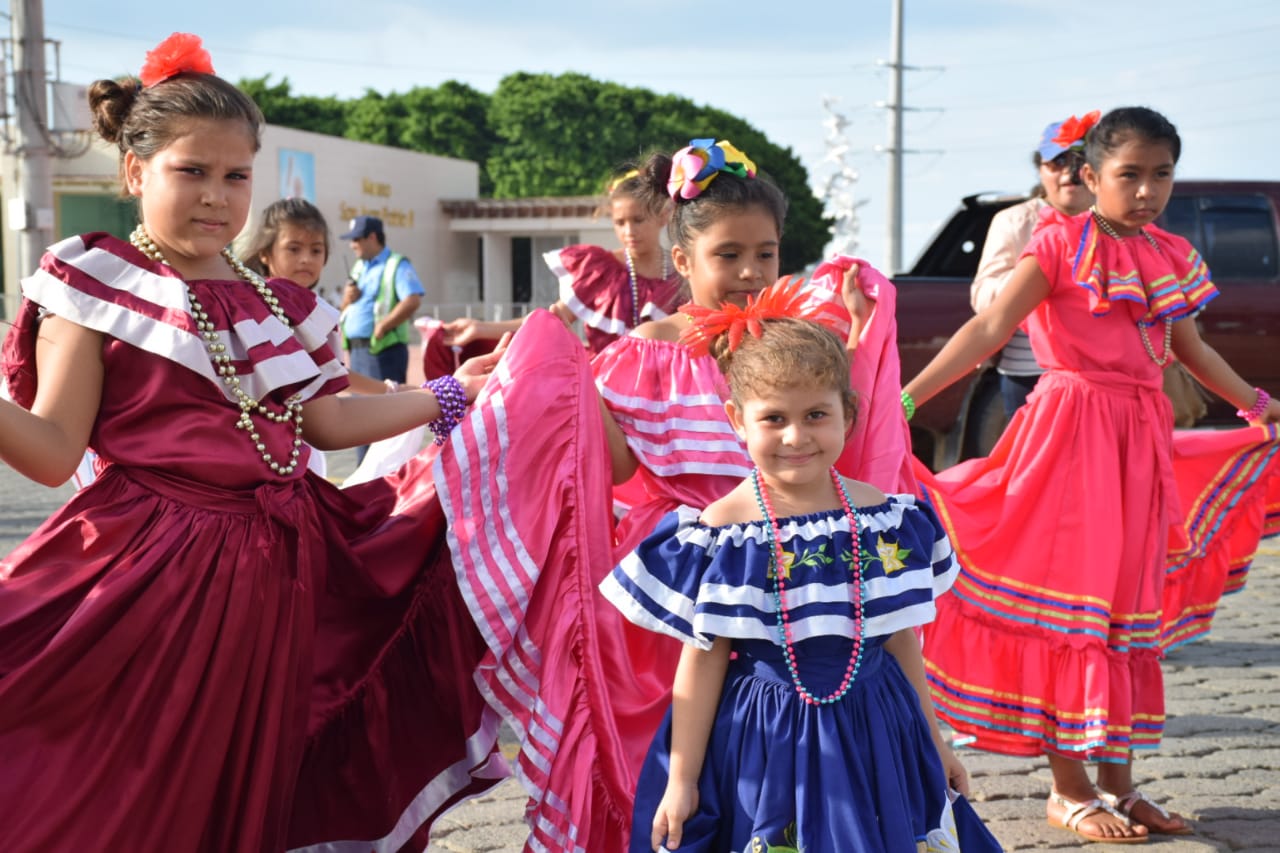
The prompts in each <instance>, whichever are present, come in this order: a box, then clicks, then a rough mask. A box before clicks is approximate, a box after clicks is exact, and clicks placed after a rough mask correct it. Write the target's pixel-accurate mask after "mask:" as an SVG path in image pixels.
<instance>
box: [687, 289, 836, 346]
mask: <svg viewBox="0 0 1280 853" xmlns="http://www.w3.org/2000/svg"><path fill="white" fill-rule="evenodd" d="M808 302H809V300H808V298H807V297H806V296H805V293H804V279H802V278H796V277H793V276H784V277H783V278H780V279H778V280H777V281H776V282H774V283H773V284H772V285H770V286H769V287H766V288H765V289H764V290H762V291H760V292H759V293H758V294H756V295H755V296H748V297H747V304H746V305H745V306H743V307H741V308H739V307H738V306H737V305H734V304H733V303H732V302H724V303H721V305H720V307H719V308H704V307H702V306H701V305H695V304H693V303H692V302H690V303H688V304H685V305H681V306H680V313H681V314H684V315H686V316H688V317H689V319H690V320H692V321H693V322H692V323H690V324H689V326H688V327H687V328H686V329H685V330H684V331H683V332H681V333H680V343H682V344H684V345H685V346H686V347H688V348H689V350H690V351H691V352H692V353H693V354H694V355H707V354H708V353H709V352H710V351H711V342H712V341H713V340H715V339H716V338H717V337H719V336H720V335H723V334H728V336H729V350H730V352H732V351H733V350H736V349H737V348H738V345H739V344H741V343H742V336H743V335H745V334H746V333H747V332H750V333H751V334H752V335H753V336H754V337H756V338H759V337H760V336H761V335H762V334H764V326H763V325H762V321H764V320H775V319H778V318H780V317H795V318H798V319H802V320H808V319H812V317H811V316H810V315H811V313H812V312H811V311H809V310H806V305H807V303H808Z"/></svg>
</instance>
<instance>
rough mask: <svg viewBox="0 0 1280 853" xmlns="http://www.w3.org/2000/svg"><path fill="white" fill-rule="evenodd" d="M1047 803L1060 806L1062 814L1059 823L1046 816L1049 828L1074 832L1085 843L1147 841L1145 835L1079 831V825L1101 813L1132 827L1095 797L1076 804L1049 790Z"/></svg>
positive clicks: (1119, 814) (1134, 842)
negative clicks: (1053, 827)
mask: <svg viewBox="0 0 1280 853" xmlns="http://www.w3.org/2000/svg"><path fill="white" fill-rule="evenodd" d="M1102 796H1103V797H1105V796H1107V795H1106V794H1103V795H1102ZM1049 802H1050V803H1051V804H1053V805H1057V806H1061V807H1062V809H1063V813H1062V819H1061V820H1060V821H1056V820H1054V819H1053V818H1052V817H1050V816H1049V815H1048V814H1046V815H1045V819H1046V820H1047V821H1048V824H1049V825H1050V826H1055V827H1058V828H1059V829H1065V830H1068V831H1070V832H1074V833H1075V834H1076V835H1078V836H1080V837H1081V838H1083V839H1084V840H1085V841H1097V842H1100V843H1103V844H1144V843H1146V841H1147V836H1146V834H1145V833H1144V834H1142V835H1094V834H1090V833H1087V832H1083V831H1082V830H1081V829H1080V823H1081V822H1082V821H1084V820H1086V819H1088V818H1090V817H1093V816H1094V815H1096V814H1101V813H1103V812H1105V813H1107V814H1110V815H1113V816H1115V817H1116V818H1118V819H1119V820H1121V821H1123V823H1124V825H1125V826H1131V825H1132V824H1131V822H1130V820H1129V818H1128V817H1126V816H1125V815H1123V814H1121V813H1120V812H1118V811H1116V810H1115V809H1114V808H1112V807H1111V806H1110V805H1109V804H1107V803H1106V802H1104V801H1103V800H1102V799H1100V798H1097V797H1095V798H1094V799H1092V800H1084V801H1083V802H1076V801H1075V800H1068V799H1067V798H1066V797H1064V796H1062V795H1061V794H1059V793H1058V792H1057V791H1053V790H1050V791H1049Z"/></svg>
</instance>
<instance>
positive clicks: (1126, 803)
mask: <svg viewBox="0 0 1280 853" xmlns="http://www.w3.org/2000/svg"><path fill="white" fill-rule="evenodd" d="M1098 796H1100V797H1101V798H1102V799H1103V800H1105V801H1106V802H1107V805H1109V806H1111V807H1112V808H1113V809H1115V810H1116V811H1118V812H1120V813H1121V814H1123V815H1124V816H1125V817H1126V818H1128V817H1129V816H1130V815H1132V814H1133V807H1134V806H1136V805H1137V804H1138V803H1140V802H1142V803H1146V804H1147V805H1149V806H1151V808H1153V809H1155V810H1156V812H1157V813H1158V814H1159V815H1160V817H1162V818H1164V819H1165V820H1172V818H1171V817H1170V816H1169V813H1168V812H1167V811H1165V809H1164V808H1163V807H1162V806H1161V805H1160V804H1159V803H1157V802H1156V801H1155V800H1153V799H1151V798H1150V797H1148V796H1147V795H1146V794H1144V793H1142V792H1141V791H1139V790H1138V789H1137V788H1134V789H1133V790H1132V791H1130V792H1129V793H1127V794H1121V795H1120V796H1116V795H1115V794H1108V793H1107V792H1106V791H1099V792H1098Z"/></svg>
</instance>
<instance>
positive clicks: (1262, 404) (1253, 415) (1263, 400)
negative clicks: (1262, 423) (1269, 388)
mask: <svg viewBox="0 0 1280 853" xmlns="http://www.w3.org/2000/svg"><path fill="white" fill-rule="evenodd" d="M1253 390H1254V391H1257V392H1258V399H1257V400H1254V402H1253V408H1252V409H1249V410H1248V411H1246V410H1244V409H1236V415H1237V416H1239V417H1242V418H1244V419H1245V420H1246V421H1256V420H1259V419H1260V418H1261V417H1262V416H1263V415H1264V414H1266V412H1267V404H1269V403H1270V402H1271V395H1270V394H1268V393H1267V392H1266V391H1263V390H1262V389H1261V388H1254V389H1253Z"/></svg>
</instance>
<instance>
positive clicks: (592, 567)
mask: <svg viewBox="0 0 1280 853" xmlns="http://www.w3.org/2000/svg"><path fill="white" fill-rule="evenodd" d="M703 173H705V174H703ZM639 177H640V180H642V181H643V182H644V183H645V185H646V186H648V187H649V188H650V190H649V191H650V193H652V194H653V195H655V196H660V197H662V198H669V197H674V199H675V211H674V214H673V219H672V223H671V229H670V230H671V234H672V239H673V249H672V260H673V264H674V266H675V268H676V269H677V270H678V271H679V272H680V274H681V275H682V276H683V277H684V278H685V280H686V281H687V282H688V285H689V291H690V294H691V297H692V300H693V302H695V303H697V304H699V305H703V306H706V307H713V308H718V307H719V306H720V305H721V303H722V302H725V301H728V302H731V303H734V304H737V305H742V304H743V303H744V301H745V300H746V299H747V298H748V297H749V296H751V295H753V294H756V293H758V292H759V291H760V290H761V289H762V288H764V287H765V286H767V285H769V284H772V283H773V282H774V280H775V279H776V278H777V276H778V243H779V239H780V235H781V231H782V221H783V217H784V213H785V204H786V203H785V199H783V197H782V196H781V194H780V193H779V191H778V190H777V189H776V187H774V185H773V184H771V183H769V182H768V181H766V180H764V179H762V178H758V177H756V175H755V167H754V165H753V164H752V163H751V162H750V160H748V159H747V157H746V156H745V155H744V154H742V153H741V152H740V151H738V150H737V149H735V148H733V146H732V145H730V144H728V143H727V142H721V143H715V144H713V142H712V140H696V141H695V142H694V144H693V145H692V146H690V148H688V149H685V150H683V151H681V152H679V153H678V154H677V155H676V158H675V161H674V163H673V161H672V158H668V157H665V156H659V157H655V158H653V159H652V160H650V161H649V162H648V163H647V164H646V165H645V167H644V168H643V169H642V170H641V175H640V176H639ZM669 190H670V195H668V191H669ZM721 232H726V233H732V234H734V235H737V236H734V237H733V238H732V239H731V240H728V241H727V242H726V241H725V239H724V238H722V237H718V236H717V235H720V234H721ZM742 235H746V236H745V237H743V236H742ZM721 243H723V245H721ZM712 246H718V248H717V250H715V251H712V250H711V248H710V247H712ZM806 293H807V295H808V298H809V299H810V300H811V302H812V307H813V309H814V310H816V311H818V312H820V313H822V314H824V315H825V317H826V320H827V322H828V325H831V326H832V327H833V328H836V329H838V330H839V335H840V337H841V339H842V340H845V341H847V342H848V345H849V346H850V347H853V346H855V345H856V347H857V357H856V359H855V364H857V365H858V368H857V369H858V371H859V372H858V373H857V374H856V376H857V378H856V379H855V382H854V386H855V389H856V390H857V391H859V393H860V395H861V399H860V404H859V415H858V419H859V421H860V424H861V431H859V432H857V433H855V434H854V436H853V437H852V439H851V441H850V446H851V447H855V446H856V447H859V448H866V447H870V448H874V449H875V450H876V452H875V453H871V452H867V453H866V454H865V455H864V456H858V457H856V458H852V459H850V458H848V457H846V459H845V460H844V461H843V462H842V463H841V465H842V466H843V468H842V470H844V471H845V473H848V474H850V475H851V476H857V477H859V478H860V479H863V480H867V481H870V482H874V483H876V484H877V485H878V486H881V487H882V488H884V489H886V490H889V491H911V490H912V489H913V488H914V480H913V479H912V478H911V473H910V469H909V463H908V460H907V456H908V455H909V454H908V441H909V440H908V437H907V429H906V422H905V420H904V418H903V415H902V411H901V406H900V403H899V391H900V388H899V385H898V382H899V377H898V373H897V357H896V351H895V349H894V341H895V334H894V331H895V327H894V321H893V289H892V285H890V284H889V282H888V281H886V280H885V279H884V278H883V277H882V276H880V275H879V273H877V272H875V270H873V269H871V268H870V267H868V266H867V265H865V264H863V263H861V262H858V261H855V260H853V259H851V258H840V259H837V260H836V261H834V262H832V263H831V264H828V265H825V266H824V267H822V268H820V269H819V271H818V273H817V274H816V275H815V277H814V281H813V282H811V283H810V285H809V287H808V289H807V291H806ZM854 318H857V319H854ZM687 325H688V318H687V317H686V316H685V315H683V314H680V313H677V314H674V315H672V316H670V317H667V318H665V319H663V320H659V321H656V322H651V323H645V324H642V325H641V326H640V327H639V328H638V329H636V330H635V332H633V333H632V334H631V335H628V336H626V337H623V338H621V339H619V340H618V341H616V342H615V343H613V344H611V345H610V346H608V347H606V348H605V349H604V351H602V352H601V353H600V354H599V355H598V356H597V357H596V358H595V359H594V360H592V361H590V362H588V360H587V358H586V357H585V355H584V352H583V348H582V346H581V343H580V342H578V340H577V339H576V338H575V337H574V336H573V335H572V334H570V333H569V331H568V330H567V329H566V328H565V327H564V325H563V324H562V323H561V322H560V321H559V320H557V319H556V318H555V317H554V316H553V315H551V314H550V313H548V312H545V311H539V312H535V313H534V314H533V315H531V317H530V318H529V321H528V322H527V323H526V324H525V326H524V327H523V328H522V329H521V330H520V332H519V333H518V334H517V335H516V337H515V340H514V341H513V342H512V344H511V348H510V350H509V351H508V354H507V357H506V358H504V359H503V361H502V362H501V363H500V364H499V366H498V368H497V369H496V371H495V373H494V377H493V379H492V380H491V382H490V384H489V385H488V386H487V387H486V389H485V391H484V392H483V393H482V394H481V397H480V398H479V400H478V401H477V406H476V407H475V410H474V412H473V414H472V415H471V417H469V418H468V419H467V420H466V421H465V422H464V424H463V425H462V427H461V428H459V429H458V430H457V431H455V433H454V436H453V438H452V439H451V450H452V451H453V452H450V453H447V454H444V455H442V456H441V457H440V461H439V464H438V466H437V469H436V472H437V483H438V485H439V488H440V492H441V495H442V499H443V500H444V501H445V502H446V505H447V510H448V514H449V516H450V519H451V526H450V530H449V536H450V547H451V548H452V550H453V554H454V557H455V563H456V566H457V569H458V573H459V583H460V585H461V587H462V590H463V594H464V595H465V596H467V599H468V601H469V602H470V604H471V606H472V610H473V612H474V613H476V614H478V615H479V617H480V619H481V629H482V631H483V632H484V634H485V640H486V643H487V644H488V653H487V654H486V656H485V659H484V661H483V662H482V664H481V666H480V668H479V670H478V672H477V678H478V680H479V682H480V683H481V685H482V689H483V690H484V692H485V695H486V696H487V698H488V699H489V701H490V703H491V704H492V706H493V707H494V708H496V709H498V710H499V711H500V712H501V713H502V714H503V716H504V717H505V718H506V719H507V720H508V722H510V723H511V725H512V726H513V728H514V729H515V730H516V732H517V734H518V735H519V737H520V741H521V747H520V754H519V756H518V758H517V762H516V773H517V775H518V776H519V777H520V778H521V781H522V782H523V784H524V785H525V787H526V789H527V790H528V791H529V794H530V797H531V800H530V804H529V810H528V814H527V817H528V819H529V824H530V840H529V848H528V849H531V850H589V851H592V853H608V851H618V850H625V849H626V845H627V839H628V836H629V834H630V825H631V811H632V801H633V797H634V791H635V786H636V780H637V777H638V773H639V769H640V766H641V763H642V761H643V759H644V755H645V751H646V749H647V748H648V745H649V742H650V741H651V740H652V737H653V734H654V732H655V731H656V730H657V728H658V725H659V723H660V721H661V719H662V717H663V714H664V713H665V711H666V709H667V707H668V705H669V704H670V691H671V683H672V677H673V675H674V671H675V665H676V661H677V659H678V657H679V643H678V642H677V641H675V640H674V639H672V638H670V637H663V636H661V635H658V634H655V633H652V632H649V631H645V630H643V629H640V628H636V627H634V626H631V625H630V624H629V623H627V621H626V620H625V619H624V618H622V616H621V615H620V614H619V612H618V611H617V610H616V609H615V608H614V607H613V606H611V605H610V604H609V603H608V602H607V601H606V600H605V599H604V598H603V597H602V595H601V594H600V592H599V591H598V590H597V584H599V583H600V582H601V581H602V580H603V579H604V578H605V577H606V576H607V575H608V574H609V572H610V570H611V569H612V568H613V566H614V565H615V564H616V563H617V562H618V560H619V558H620V557H621V556H622V555H624V554H626V553H627V552H629V551H630V550H631V549H632V548H634V547H635V545H637V544H638V543H639V542H640V540H641V539H642V538H643V537H644V536H646V535H647V534H648V533H650V532H651V531H652V529H653V528H654V526H655V525H656V524H657V522H658V521H659V519H661V517H662V516H663V515H664V514H665V513H666V512H668V511H670V510H672V509H674V508H675V507H677V506H679V505H681V504H685V505H689V506H706V505H707V504H709V503H711V502H712V501H714V500H716V499H717V498H719V497H721V496H722V495H724V494H725V493H727V492H728V491H729V490H730V489H732V488H733V487H734V485H735V484H737V483H738V482H740V481H741V480H742V478H743V477H745V476H746V475H747V474H748V473H749V472H750V470H751V460H750V458H749V457H748V456H747V454H746V451H745V448H744V447H743V445H742V443H741V442H740V441H739V439H738V437H737V435H736V434H735V433H734V431H733V428H732V427H731V425H730V424H729V421H728V418H727V416H726V414H725V410H724V401H725V399H726V397H725V395H726V388H725V386H724V383H723V379H722V377H721V375H720V371H719V369H718V368H717V366H716V363H715V361H714V360H713V359H712V358H711V357H710V356H707V355H694V354H692V353H691V352H690V350H689V349H687V348H686V347H685V346H684V345H682V344H680V343H679V342H678V338H679V335H680V332H681V331H682V330H683V329H684V328H685V327H686V326H687ZM535 409H536V410H537V412H538V415H537V417H535V418H533V419H527V418H522V417H520V416H518V415H516V414H513V412H518V411H523V412H528V411H531V410H535ZM615 483H617V484H619V485H618V487H617V488H616V489H615V488H614V484H615ZM615 507H617V511H618V512H619V513H621V518H620V519H617V520H615Z"/></svg>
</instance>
